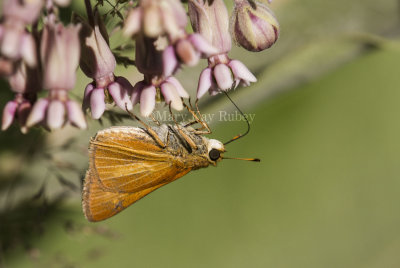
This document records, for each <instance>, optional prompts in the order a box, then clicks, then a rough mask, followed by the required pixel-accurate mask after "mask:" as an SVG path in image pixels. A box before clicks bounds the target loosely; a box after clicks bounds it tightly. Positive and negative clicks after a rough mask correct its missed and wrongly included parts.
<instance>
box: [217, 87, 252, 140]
mask: <svg viewBox="0 0 400 268" xmlns="http://www.w3.org/2000/svg"><path fill="white" fill-rule="evenodd" d="M223 92H224V93H225V95H226V96H227V97H228V99H229V100H230V101H231V102H232V104H233V105H234V106H235V107H236V109H237V110H238V111H239V113H240V114H241V115H242V116H243V118H244V119H245V120H246V123H247V131H246V132H245V133H244V134H239V135H236V136H235V137H233V138H232V139H231V140H229V141H227V142H225V143H224V145H227V144H229V143H231V142H232V141H235V140H237V139H240V138H242V137H244V136H246V135H247V134H248V133H249V132H250V123H249V120H248V119H247V116H246V115H245V114H244V113H243V112H242V111H241V110H240V109H239V107H238V106H237V105H236V103H234V102H233V100H232V99H231V97H229V95H228V92H226V91H223Z"/></svg>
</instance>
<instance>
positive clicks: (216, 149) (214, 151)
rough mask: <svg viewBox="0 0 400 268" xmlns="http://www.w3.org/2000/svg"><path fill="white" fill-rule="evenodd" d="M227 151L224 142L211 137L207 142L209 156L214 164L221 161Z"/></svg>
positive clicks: (209, 159)
mask: <svg viewBox="0 0 400 268" xmlns="http://www.w3.org/2000/svg"><path fill="white" fill-rule="evenodd" d="M224 152H225V146H224V144H223V143H222V142H220V141H218V140H214V139H209V140H208V143H207V158H208V161H209V162H210V163H211V164H213V165H214V166H215V165H216V164H217V162H219V161H221V160H222V158H223V155H224Z"/></svg>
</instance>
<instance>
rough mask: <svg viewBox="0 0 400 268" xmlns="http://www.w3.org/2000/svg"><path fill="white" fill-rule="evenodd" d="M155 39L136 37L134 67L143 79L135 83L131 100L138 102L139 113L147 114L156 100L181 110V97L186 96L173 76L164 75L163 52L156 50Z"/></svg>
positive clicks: (150, 111)
mask: <svg viewBox="0 0 400 268" xmlns="http://www.w3.org/2000/svg"><path fill="white" fill-rule="evenodd" d="M155 41H156V40H155V39H152V38H147V37H145V36H143V35H139V36H138V37H137V38H136V67H137V68H138V70H139V71H140V72H141V73H143V74H144V80H143V81H140V82H138V83H136V84H135V86H134V88H133V91H132V95H131V101H132V104H133V105H135V104H137V103H140V113H141V114H142V115H143V116H149V115H150V114H151V113H152V111H153V110H154V107H155V104H156V102H161V101H165V103H166V104H171V107H172V108H173V109H175V110H182V109H183V104H182V99H181V98H188V97H189V94H188V93H187V92H186V91H185V89H184V88H183V86H182V85H181V83H180V82H179V81H178V80H177V79H176V78H175V77H173V76H168V77H166V76H164V70H163V64H162V60H163V53H162V51H160V50H157V48H156V46H155Z"/></svg>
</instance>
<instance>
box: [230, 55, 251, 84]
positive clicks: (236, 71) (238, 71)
mask: <svg viewBox="0 0 400 268" xmlns="http://www.w3.org/2000/svg"><path fill="white" fill-rule="evenodd" d="M228 65H229V67H231V70H232V73H233V75H234V76H235V78H239V79H241V80H244V81H246V82H247V83H248V82H253V83H254V82H257V78H256V77H255V76H254V75H253V74H252V73H251V72H250V70H249V69H247V67H246V65H244V64H243V63H242V62H240V61H238V60H231V61H230V62H229V64H228ZM247 83H245V84H247Z"/></svg>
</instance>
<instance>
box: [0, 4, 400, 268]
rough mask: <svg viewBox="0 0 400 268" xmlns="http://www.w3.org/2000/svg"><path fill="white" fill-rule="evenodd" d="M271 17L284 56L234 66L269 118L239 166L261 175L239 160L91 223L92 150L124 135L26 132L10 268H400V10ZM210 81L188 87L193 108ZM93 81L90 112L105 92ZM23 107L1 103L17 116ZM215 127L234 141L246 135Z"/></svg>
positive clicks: (279, 9)
mask: <svg viewBox="0 0 400 268" xmlns="http://www.w3.org/2000/svg"><path fill="white" fill-rule="evenodd" d="M79 2H80V1H75V2H74V6H73V7H74V9H77V10H79V9H80V8H81V3H79ZM227 2H228V1H227ZM271 8H272V9H273V10H274V11H275V13H276V15H277V17H278V19H279V21H280V23H281V35H280V39H279V41H278V42H277V44H275V46H274V47H272V48H271V49H270V50H268V51H265V52H261V53H256V54H254V53H249V52H245V51H244V50H243V49H240V48H237V49H234V50H233V52H232V53H231V57H232V58H237V59H239V60H242V61H243V62H245V63H246V64H247V65H248V66H249V67H250V68H251V70H252V71H253V72H254V73H255V74H256V76H257V77H258V79H259V82H258V83H256V84H254V85H252V86H251V87H248V88H241V89H238V90H236V91H235V92H234V93H232V98H233V99H234V100H235V102H236V103H237V104H238V106H239V107H241V108H242V110H243V111H244V112H245V113H250V114H255V119H254V121H253V122H252V124H251V132H250V134H249V135H248V136H247V137H246V138H243V139H241V140H239V141H237V142H234V143H232V144H229V145H228V147H227V150H228V153H226V155H229V156H237V157H259V158H261V159H262V161H261V163H251V162H244V161H234V160H225V161H223V162H222V163H220V164H219V165H218V167H217V168H214V167H209V168H207V169H203V170H198V171H195V172H192V173H190V174H188V175H186V176H185V177H183V178H182V179H180V180H178V181H176V182H174V183H172V184H170V185H167V186H165V187H163V188H161V189H160V190H158V191H156V192H154V193H153V194H151V195H150V196H148V197H146V198H144V199H143V200H141V201H139V202H138V203H136V204H134V205H133V206H131V207H130V208H128V209H126V210H125V211H123V212H122V213H121V214H119V215H117V216H115V217H113V218H111V219H109V220H107V221H104V222H100V223H88V222H87V221H86V220H85V219H84V217H83V215H82V212H81V207H80V180H81V178H82V175H83V174H84V171H85V169H86V168H87V162H88V161H87V152H86V147H87V143H88V141H89V137H90V136H92V135H94V134H95V133H96V131H97V130H98V129H101V128H104V127H106V126H109V125H110V124H111V123H110V122H109V120H103V125H101V124H99V123H98V122H95V121H89V126H90V127H89V130H88V131H85V132H81V131H77V130H75V129H73V128H69V127H67V128H66V129H65V130H63V131H55V132H52V133H46V132H44V131H41V130H32V131H31V132H30V133H29V134H28V135H22V134H20V133H19V130H18V128H17V127H14V128H12V129H10V130H8V131H6V132H4V133H1V134H0V142H1V143H0V146H1V147H0V267H2V266H4V267H110V266H130V267H368V268H369V267H371V268H372V267H400V254H399V252H400V209H399V207H400V142H399V137H400V120H399V118H400V105H399V104H400V75H399V69H400V68H399V66H400V43H399V40H398V37H399V32H400V31H399V29H400V16H399V12H400V5H399V1H394V0H380V1H376V0H353V1H344V0H336V1H320V0H302V1H300V0H282V1H278V0H276V1H275V2H273V4H272V6H271ZM112 42H116V43H117V42H118V40H114V41H113V40H112ZM204 66H205V63H204V62H203V63H202V64H201V65H200V66H198V67H196V68H185V70H184V71H183V72H181V73H180V75H178V77H179V78H180V79H181V81H182V82H183V83H184V86H185V88H187V89H188V90H189V91H191V95H192V96H194V94H195V88H196V86H197V81H196V80H197V77H198V73H199V71H200V70H201V68H202V67H204ZM117 73H118V74H124V75H125V76H127V77H128V78H129V79H130V80H131V81H132V82H135V81H137V80H139V79H140V76H139V75H138V74H137V73H136V72H135V71H134V70H133V69H128V70H125V69H123V68H121V69H119V70H118V72H117ZM80 77H81V79H80V80H79V82H78V85H77V87H76V90H75V91H74V96H76V97H77V98H78V99H79V98H81V95H82V90H83V88H84V86H85V84H87V83H88V82H89V80H88V79H87V78H84V77H83V76H82V75H80ZM1 87H2V88H6V87H7V85H6V84H5V83H4V82H1ZM11 96H12V95H11V94H10V93H8V92H7V90H2V91H1V98H0V104H1V107H4V104H5V103H6V101H7V100H8V99H9V98H11ZM201 105H202V106H201V110H202V112H204V113H216V116H215V118H218V113H219V111H227V112H233V111H234V109H233V107H232V104H231V103H229V101H228V100H227V99H226V98H225V97H224V96H218V97H216V98H213V99H204V100H202V102H201ZM109 118H111V119H113V118H112V117H111V115H109ZM112 124H117V125H135V123H133V122H132V121H130V120H126V121H124V122H118V120H117V122H113V123H112ZM211 125H212V127H213V130H214V133H213V134H212V135H211V136H212V137H213V138H216V139H219V140H222V141H226V140H228V139H229V138H231V137H233V136H235V135H236V134H238V133H240V132H243V131H244V130H245V128H246V125H245V123H243V122H238V121H232V122H229V121H220V120H214V121H213V122H212V123H211Z"/></svg>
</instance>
